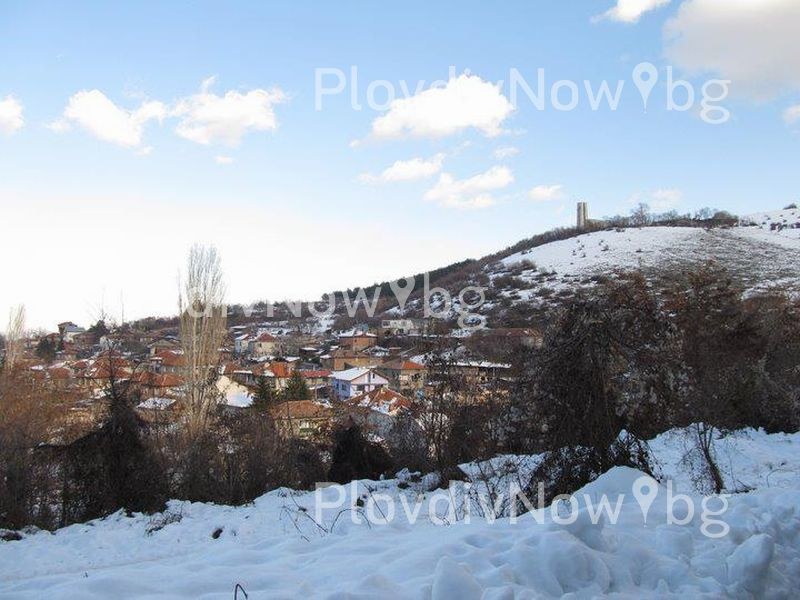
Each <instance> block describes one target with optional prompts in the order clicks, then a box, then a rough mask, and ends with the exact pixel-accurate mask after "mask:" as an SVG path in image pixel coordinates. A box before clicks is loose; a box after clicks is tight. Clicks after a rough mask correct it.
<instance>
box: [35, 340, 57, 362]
mask: <svg viewBox="0 0 800 600" xmlns="http://www.w3.org/2000/svg"><path fill="white" fill-rule="evenodd" d="M36 356H37V357H38V358H41V359H42V360H43V361H45V362H48V363H51V362H53V361H54V360H55V359H56V345H55V344H54V343H53V340H51V339H50V338H49V337H43V338H42V339H41V340H39V343H38V344H37V345H36Z"/></svg>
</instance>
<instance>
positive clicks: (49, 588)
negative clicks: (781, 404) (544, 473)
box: [0, 431, 800, 600]
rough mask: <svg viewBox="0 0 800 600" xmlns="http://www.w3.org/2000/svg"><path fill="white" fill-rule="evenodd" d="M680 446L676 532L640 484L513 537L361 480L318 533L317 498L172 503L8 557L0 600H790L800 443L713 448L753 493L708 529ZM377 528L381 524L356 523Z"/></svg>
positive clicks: (399, 484)
mask: <svg viewBox="0 0 800 600" xmlns="http://www.w3.org/2000/svg"><path fill="white" fill-rule="evenodd" d="M684 442H685V439H684V434H683V432H681V431H673V432H670V433H667V434H664V435H662V436H659V437H658V438H657V439H655V440H653V442H652V444H651V445H652V448H653V451H654V453H655V455H656V456H657V457H658V458H659V459H660V461H661V471H662V474H663V475H664V477H666V478H670V479H673V480H674V482H675V486H676V487H675V488H674V489H673V494H677V493H678V492H684V493H688V494H690V497H691V501H692V502H693V503H694V505H695V506H696V511H695V513H694V515H693V516H692V518H690V519H687V520H686V522H685V523H683V524H678V523H677V522H669V520H668V516H667V515H668V514H671V515H672V516H673V521H676V520H682V519H683V517H686V516H688V515H687V512H686V505H685V503H684V502H683V500H676V499H675V497H673V500H674V502H673V510H672V512H670V511H669V501H668V492H667V490H666V488H664V487H661V488H659V489H658V494H657V496H656V497H655V499H654V501H653V503H652V505H651V506H650V508H649V510H647V511H644V510H643V508H642V505H640V504H639V503H638V502H636V501H635V498H634V495H633V493H632V490H633V489H635V486H636V485H637V481H639V478H640V477H641V475H642V474H641V473H639V472H638V471H633V470H631V469H624V468H618V469H614V470H612V471H610V472H608V473H606V474H605V475H603V476H602V477H600V478H599V479H598V480H596V481H595V482H593V483H592V484H590V485H588V486H587V487H586V488H584V489H583V490H581V491H580V492H578V494H577V496H578V498H580V502H579V504H580V510H579V512H578V513H577V518H576V520H575V521H574V522H572V523H559V522H557V521H561V520H564V517H565V514H566V513H565V512H564V511H563V510H562V511H560V512H559V511H556V512H555V513H553V512H552V511H551V510H550V509H544V510H542V511H537V512H535V513H532V514H528V515H525V516H523V517H521V518H520V519H519V520H518V521H517V522H516V523H514V522H512V521H511V520H510V519H508V518H503V519H498V520H497V521H495V522H489V521H487V520H485V519H483V518H480V517H479V513H478V512H473V516H472V520H471V522H470V523H467V522H465V520H464V518H463V513H460V514H461V516H460V517H459V516H458V515H457V514H456V513H452V514H448V509H449V507H450V506H452V505H456V506H463V502H462V500H463V497H462V496H461V492H463V491H464V486H463V484H462V485H461V487H460V488H454V490H453V491H452V493H448V492H447V491H444V490H438V491H433V492H426V491H425V485H424V482H423V483H413V482H412V483H409V482H408V480H407V479H406V480H404V481H399V480H391V481H379V482H368V481H362V482H358V483H357V484H356V485H355V486H352V487H345V488H341V487H339V486H334V487H329V488H325V489H324V490H323V491H322V492H321V496H320V497H321V498H322V499H323V500H325V501H326V502H330V503H332V502H331V501H332V500H333V499H336V498H338V497H340V495H344V496H345V497H346V500H345V502H344V506H345V508H352V509H353V510H346V511H345V512H341V509H340V508H328V509H325V510H323V511H321V514H320V515H319V516H318V520H317V521H316V522H315V520H313V519H314V517H315V496H314V493H292V492H289V491H287V490H282V491H275V492H272V493H269V494H267V495H265V496H263V497H261V498H259V499H258V500H256V502H255V503H254V504H252V505H250V506H244V507H238V508H232V507H224V506H213V505H206V504H190V503H183V502H173V503H171V506H170V510H169V513H168V515H172V516H171V517H170V518H165V516H164V515H158V516H155V517H145V516H133V517H125V516H123V515H121V514H116V515H113V516H111V517H109V518H107V519H104V520H100V521H94V522H91V523H88V524H84V525H73V526H71V527H68V528H65V529H62V530H60V531H57V532H56V533H55V534H49V533H45V532H40V533H35V534H31V535H27V536H26V537H25V538H24V539H23V540H22V541H18V542H0V598H8V599H11V598H15V599H19V598H48V599H59V598H76V599H77V598H80V599H82V600H84V599H91V598H98V599H100V598H102V599H107V598H193V599H194V598H220V599H226V600H227V599H230V598H233V597H234V587H235V586H236V584H240V585H241V586H242V587H243V588H244V589H245V590H246V591H247V593H248V594H249V598H250V599H258V598H298V597H304V598H345V597H346V598H376V599H377V598H433V599H455V598H457V599H459V600H461V599H472V598H474V599H478V598H556V597H561V596H562V595H563V594H570V593H572V594H574V596H573V597H575V598H589V597H596V596H598V595H601V594H602V595H611V596H613V597H619V598H686V597H698V596H700V595H704V597H709V598H720V597H736V598H761V597H767V598H790V597H792V596H793V595H794V594H795V593H796V592H797V590H798V589H800V452H798V446H799V445H800V434H795V435H766V434H764V433H763V432H756V431H743V432H739V433H738V434H737V435H735V436H733V437H729V438H726V439H725V440H723V441H722V442H720V446H719V456H720V464H722V465H724V471H725V478H726V482H727V484H728V486H729V487H731V488H743V487H747V488H754V491H751V492H749V493H743V494H735V495H733V496H731V497H730V498H729V499H728V503H729V506H728V509H727V510H725V511H724V514H722V515H714V514H712V513H716V512H717V511H718V510H719V508H720V507H721V505H720V503H719V501H715V502H711V503H709V504H707V505H706V508H707V510H708V514H706V515H703V513H702V507H701V499H700V497H699V496H698V495H697V494H696V493H694V492H692V491H691V489H692V488H691V477H690V474H689V473H687V472H686V470H685V469H684V467H683V466H682V457H683V455H684V450H685V448H684ZM503 460H505V461H508V460H510V459H509V458H506V459H498V461H499V462H498V461H495V463H498V464H495V466H496V467H499V466H500V464H499V463H502V462H503ZM531 461H534V462H535V461H536V457H528V458H526V459H525V460H524V461H523V462H522V463H521V464H523V465H525V464H529V463H530V462H531ZM493 464H494V463H493ZM512 472H513V470H512ZM519 476H520V477H523V478H524V477H525V469H523V470H522V471H521V472H520V475H519ZM381 494H383V495H386V497H388V498H392V499H393V500H394V501H395V506H396V509H397V513H396V514H395V516H394V518H393V519H392V520H391V521H392V522H391V523H390V524H378V523H380V522H381V521H382V520H383V516H382V515H385V516H386V517H387V518H388V516H389V513H388V509H387V508H386V507H387V506H388V504H384V508H383V509H382V510H371V509H372V508H373V507H374V506H373V501H374V500H376V499H378V498H379V496H380V495H381ZM603 494H606V495H608V497H609V498H610V502H611V504H610V507H613V506H615V505H616V501H617V499H618V498H619V495H620V494H624V496H623V497H622V499H621V501H620V502H621V503H620V505H619V515H618V518H610V517H609V515H610V514H611V513H608V512H607V513H606V517H605V518H603V519H600V520H597V519H593V518H592V506H594V507H595V508H596V507H597V502H599V501H600V500H601V498H602V496H603ZM359 498H360V500H358V499H359ZM402 498H404V499H405V501H406V507H407V508H401V502H400V500H401V499H402ZM459 498H461V499H462V500H459ZM359 504H361V505H362V506H359ZM416 507H419V510H420V511H421V512H420V514H421V516H420V518H419V519H418V520H417V522H416V523H415V524H409V523H408V519H407V518H405V517H404V516H403V514H404V513H405V512H413V510H414V509H415V508H416ZM431 507H433V508H431ZM643 512H646V513H647V519H646V522H645V519H644V516H643ZM370 513H371V514H372V517H373V524H372V525H367V524H366V523H364V522H362V523H361V524H360V525H357V524H354V523H352V522H351V515H356V516H358V515H362V514H370ZM431 515H433V517H432V516H431ZM436 515H439V516H440V517H443V518H441V519H439V518H436ZM716 519H719V520H720V521H719V523H712V521H715V520H716ZM566 520H568V519H566ZM593 521H595V522H596V523H593ZM437 523H438V524H437ZM703 523H706V524H709V523H711V525H710V526H709V527H708V529H707V531H710V532H711V533H712V534H714V532H715V531H716V532H717V533H718V532H719V531H720V528H721V527H722V524H724V525H725V526H727V527H728V528H729V531H728V532H727V534H726V535H724V536H722V537H719V538H716V539H715V538H711V537H708V536H706V535H705V534H704V529H703V528H702V525H703ZM239 598H244V596H243V595H242V594H239Z"/></svg>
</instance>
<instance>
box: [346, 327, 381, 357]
mask: <svg viewBox="0 0 800 600" xmlns="http://www.w3.org/2000/svg"><path fill="white" fill-rule="evenodd" d="M338 337H339V346H340V347H341V348H345V349H347V350H351V351H353V352H359V351H361V350H366V349H367V348H370V347H371V346H374V345H375V344H377V343H378V336H377V335H375V334H374V333H369V332H368V331H360V330H357V329H353V330H350V331H348V332H345V333H342V334H340V335H339V336H338Z"/></svg>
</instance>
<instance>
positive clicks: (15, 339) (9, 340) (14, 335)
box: [3, 304, 25, 371]
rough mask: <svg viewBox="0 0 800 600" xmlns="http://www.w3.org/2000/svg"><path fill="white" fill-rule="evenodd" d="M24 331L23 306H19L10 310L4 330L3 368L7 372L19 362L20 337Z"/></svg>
mask: <svg viewBox="0 0 800 600" xmlns="http://www.w3.org/2000/svg"><path fill="white" fill-rule="evenodd" d="M24 331H25V305H24V304H20V305H18V306H15V307H13V308H12V309H11V312H10V313H9V316H8V329H7V330H6V358H5V361H4V363H3V364H4V366H5V368H6V369H8V370H9V371H10V370H12V369H13V368H14V365H15V363H16V362H17V360H19V356H20V353H21V350H22V347H21V346H22V337H23V334H24Z"/></svg>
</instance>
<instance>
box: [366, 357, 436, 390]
mask: <svg viewBox="0 0 800 600" xmlns="http://www.w3.org/2000/svg"><path fill="white" fill-rule="evenodd" d="M376 370H377V371H378V373H380V374H381V375H383V376H384V377H385V378H386V379H387V380H389V386H390V387H392V388H393V389H395V390H398V391H399V392H401V393H403V394H413V393H414V392H416V391H419V390H422V389H423V388H424V387H425V379H426V377H425V376H426V373H427V372H428V370H427V369H426V368H425V365H421V364H419V363H417V362H414V361H413V360H406V359H402V358H398V359H395V360H391V361H389V362H386V363H383V364H382V365H380V366H379V367H378V368H377V369H376Z"/></svg>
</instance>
